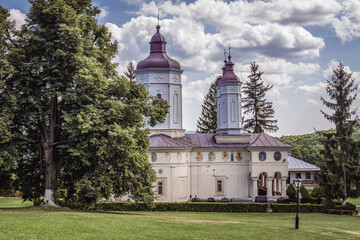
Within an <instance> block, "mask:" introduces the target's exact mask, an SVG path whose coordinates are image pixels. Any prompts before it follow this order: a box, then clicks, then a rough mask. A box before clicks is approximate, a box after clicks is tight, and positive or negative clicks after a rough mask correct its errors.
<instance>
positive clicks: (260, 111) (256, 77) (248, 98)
mask: <svg viewBox="0 0 360 240" xmlns="http://www.w3.org/2000/svg"><path fill="white" fill-rule="evenodd" d="M250 68H251V74H250V75H249V76H248V78H249V79H250V81H248V82H245V84H244V86H243V93H244V97H243V98H242V102H243V106H242V108H243V114H244V121H243V129H244V130H245V131H248V132H252V133H261V132H265V131H268V132H276V131H277V130H278V129H279V128H278V127H277V125H276V123H277V120H275V119H273V118H274V109H273V106H272V102H269V101H267V100H266V98H265V96H266V93H267V92H268V91H269V90H270V89H271V88H272V87H273V86H270V85H267V86H265V85H264V82H263V81H262V79H261V75H262V74H263V72H260V71H259V65H257V64H256V63H255V62H254V63H252V64H251V66H250Z"/></svg>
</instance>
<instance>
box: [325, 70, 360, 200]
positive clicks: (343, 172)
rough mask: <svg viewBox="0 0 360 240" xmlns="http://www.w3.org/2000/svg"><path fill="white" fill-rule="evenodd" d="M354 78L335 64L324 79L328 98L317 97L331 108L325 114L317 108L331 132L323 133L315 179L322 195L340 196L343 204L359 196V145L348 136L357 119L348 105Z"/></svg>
mask: <svg viewBox="0 0 360 240" xmlns="http://www.w3.org/2000/svg"><path fill="white" fill-rule="evenodd" d="M354 81H355V79H353V78H352V73H348V72H346V70H345V68H344V65H343V64H342V63H339V65H338V67H337V69H334V70H333V75H332V77H331V80H328V81H327V83H328V85H327V87H326V92H327V93H328V94H329V97H330V101H327V100H325V99H324V98H323V97H321V101H322V102H323V104H324V106H325V107H327V108H329V109H330V110H332V111H333V113H332V114H328V113H325V112H324V111H322V110H321V113H322V114H323V115H324V117H325V118H326V119H328V120H329V121H330V122H332V123H334V124H335V133H326V134H324V136H323V139H322V143H323V145H324V150H322V151H321V153H322V158H323V159H322V161H321V163H320V167H321V172H320V174H319V181H320V184H321V185H322V186H323V187H324V188H325V190H326V191H325V192H326V194H327V195H328V196H329V197H331V198H342V199H343V205H345V204H346V199H347V198H348V197H358V196H360V153H359V150H360V146H359V145H360V144H359V142H355V140H354V139H353V138H352V134H353V133H354V127H355V125H356V123H357V121H358V119H357V116H356V109H353V108H352V103H353V102H354V100H355V99H356V94H354V93H355V92H356V90H357V88H358V85H355V84H354ZM354 116H355V118H354V119H352V118H353V117H354Z"/></svg>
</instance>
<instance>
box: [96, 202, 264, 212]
mask: <svg viewBox="0 0 360 240" xmlns="http://www.w3.org/2000/svg"><path fill="white" fill-rule="evenodd" d="M267 206H268V204H267V203H265V204H263V203H208V202H177V203H160V202H157V203H154V207H150V206H148V205H146V204H145V203H142V202H139V203H134V202H102V203H96V204H95V210H103V211H179V212H267Z"/></svg>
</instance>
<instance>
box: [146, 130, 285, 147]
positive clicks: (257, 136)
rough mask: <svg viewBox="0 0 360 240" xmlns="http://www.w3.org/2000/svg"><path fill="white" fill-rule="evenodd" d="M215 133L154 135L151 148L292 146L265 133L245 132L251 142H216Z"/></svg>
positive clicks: (151, 138) (151, 137) (151, 139)
mask: <svg viewBox="0 0 360 240" xmlns="http://www.w3.org/2000/svg"><path fill="white" fill-rule="evenodd" d="M215 135H216V134H214V133H194V134H185V137H182V138H170V137H168V136H166V135H163V134H159V135H152V136H150V148H227V147H229V148H233V147H239V148H245V147H250V148H251V147H282V148H290V147H292V146H291V145H288V144H286V143H283V142H280V141H279V140H277V139H275V138H273V137H271V136H269V135H267V134H265V133H252V134H244V135H250V143H235V144H218V143H216V142H215V138H214V136H215Z"/></svg>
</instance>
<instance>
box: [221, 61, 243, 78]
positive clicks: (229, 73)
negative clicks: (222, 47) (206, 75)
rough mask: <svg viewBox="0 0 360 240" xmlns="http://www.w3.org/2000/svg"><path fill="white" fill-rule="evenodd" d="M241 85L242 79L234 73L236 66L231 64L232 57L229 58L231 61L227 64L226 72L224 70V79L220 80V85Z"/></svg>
mask: <svg viewBox="0 0 360 240" xmlns="http://www.w3.org/2000/svg"><path fill="white" fill-rule="evenodd" d="M234 82H238V83H240V82H241V81H240V79H239V78H238V77H237V76H236V75H235V73H234V64H233V63H232V62H231V56H229V61H227V62H226V63H225V72H224V68H223V77H222V78H221V79H220V81H219V82H218V84H223V83H234Z"/></svg>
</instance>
